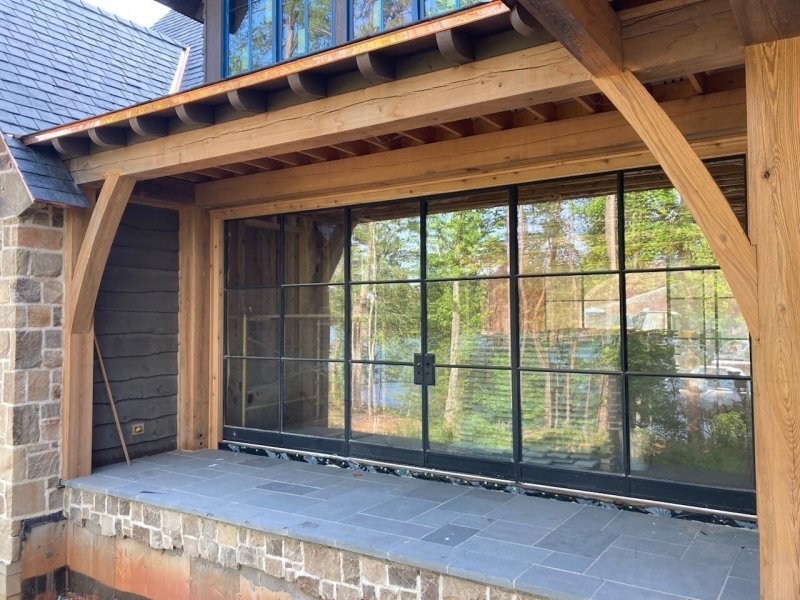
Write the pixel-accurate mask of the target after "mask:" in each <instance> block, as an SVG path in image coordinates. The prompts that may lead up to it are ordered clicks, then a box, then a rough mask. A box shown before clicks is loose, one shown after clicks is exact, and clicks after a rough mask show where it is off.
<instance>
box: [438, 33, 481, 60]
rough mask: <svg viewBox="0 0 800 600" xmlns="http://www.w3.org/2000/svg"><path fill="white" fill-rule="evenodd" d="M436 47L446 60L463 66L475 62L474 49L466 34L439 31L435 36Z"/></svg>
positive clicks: (470, 39)
mask: <svg viewBox="0 0 800 600" xmlns="http://www.w3.org/2000/svg"><path fill="white" fill-rule="evenodd" d="M436 45H437V46H438V47H439V52H441V53H442V56H444V57H445V58H446V59H447V60H449V61H450V62H454V63H456V64H459V65H465V64H467V63H470V62H472V61H473V60H475V48H474V45H473V43H472V38H470V37H469V36H468V35H467V34H466V33H463V32H461V31H458V30H456V29H448V30H446V31H440V32H438V33H437V34H436Z"/></svg>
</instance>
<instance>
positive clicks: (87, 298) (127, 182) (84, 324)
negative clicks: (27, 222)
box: [67, 173, 135, 334]
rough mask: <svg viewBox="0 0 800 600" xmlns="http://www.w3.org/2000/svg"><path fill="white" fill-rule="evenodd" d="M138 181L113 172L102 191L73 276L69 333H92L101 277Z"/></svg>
mask: <svg viewBox="0 0 800 600" xmlns="http://www.w3.org/2000/svg"><path fill="white" fill-rule="evenodd" d="M134 184H135V180H134V179H133V178H131V177H124V176H121V175H120V174H119V173H111V174H110V175H108V177H107V178H106V180H105V183H104V184H103V187H102V189H101V190H100V195H99V196H98V198H97V205H96V206H95V209H94V210H93V211H92V216H91V219H90V220H89V224H88V227H87V229H86V235H85V237H84V239H83V243H82V244H81V249H80V253H79V254H78V259H77V261H76V263H75V270H74V274H73V275H72V278H71V279H70V284H69V288H70V289H69V292H68V295H69V302H68V309H67V317H68V320H67V323H68V326H67V333H68V334H76V333H77V334H80V333H88V332H90V331H91V329H92V321H93V319H94V305H95V301H96V300H97V292H98V290H99V289H100V280H101V279H102V277H103V270H104V269H105V266H106V260H107V259H108V253H109V251H110V250H111V244H112V243H113V242H114V236H115V235H116V233H117V227H118V226H119V222H120V219H121V218H122V213H123V212H124V211H125V206H126V205H127V204H128V200H129V199H130V196H131V192H132V191H133V186H134Z"/></svg>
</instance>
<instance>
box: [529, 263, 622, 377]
mask: <svg viewBox="0 0 800 600" xmlns="http://www.w3.org/2000/svg"><path fill="white" fill-rule="evenodd" d="M618 298H619V278H618V276H617V275H577V276H568V277H567V276H565V277H535V278H525V279H520V281H519V312H520V346H521V348H520V365H521V366H523V367H538V368H544V369H553V368H555V369H619V299H618Z"/></svg>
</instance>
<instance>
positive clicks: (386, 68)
mask: <svg viewBox="0 0 800 600" xmlns="http://www.w3.org/2000/svg"><path fill="white" fill-rule="evenodd" d="M356 64H357V65H358V71H359V73H361V76H362V77H363V78H364V79H366V80H367V81H369V82H370V83H386V82H387V81H394V79H395V77H396V76H395V64H394V59H393V58H391V57H390V56H386V55H385V54H379V53H378V52H366V53H364V54H359V55H358V56H357V57H356Z"/></svg>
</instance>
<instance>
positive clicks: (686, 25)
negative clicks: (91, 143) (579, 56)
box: [69, 0, 744, 183]
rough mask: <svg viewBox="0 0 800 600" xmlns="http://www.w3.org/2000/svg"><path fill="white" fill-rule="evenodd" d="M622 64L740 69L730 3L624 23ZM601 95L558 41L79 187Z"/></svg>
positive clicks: (183, 147) (176, 140)
mask: <svg viewBox="0 0 800 600" xmlns="http://www.w3.org/2000/svg"><path fill="white" fill-rule="evenodd" d="M622 33H623V46H624V63H625V67H626V68H629V69H630V70H632V71H635V72H637V73H641V74H642V75H643V76H645V77H646V78H648V79H650V80H652V79H661V78H669V77H676V76H684V75H685V74H686V73H687V72H700V71H706V70H711V69H720V68H724V67H726V66H727V67H730V66H735V65H739V64H741V63H742V62H743V60H744V58H743V56H744V55H743V51H742V46H741V38H740V36H739V33H738V30H737V28H736V23H735V20H734V19H733V15H732V13H731V11H730V7H729V6H727V2H726V0H708V2H703V3H698V4H691V5H688V6H686V7H683V8H677V9H675V10H673V11H670V12H668V13H665V14H658V15H655V16H652V17H648V18H646V19H641V20H640V19H634V20H631V21H630V22H624V21H623V31H622ZM594 91H596V90H595V89H594V86H593V85H592V84H591V82H589V74H588V72H587V71H586V69H585V68H583V67H582V66H581V65H580V63H578V61H577V60H575V59H574V58H573V57H572V56H570V55H569V53H568V52H567V51H566V50H565V49H564V48H563V47H562V46H561V45H560V44H558V43H548V44H543V45H540V46H536V47H535V48H529V49H526V50H520V51H516V52H511V53H508V54H505V55H502V56H496V57H493V58H488V59H484V60H476V61H475V62H473V63H470V64H468V65H461V66H458V67H453V68H450V69H443V70H441V71H437V72H434V73H428V74H425V75H419V76H415V77H410V78H407V79H403V80H398V81H392V82H388V83H385V84H382V85H378V86H373V87H370V88H367V89H364V90H358V91H353V92H348V93H343V94H341V95H337V96H332V97H329V98H324V99H320V100H315V101H313V103H309V104H305V105H298V106H293V107H287V108H282V109H276V110H273V111H269V112H267V113H264V114H259V115H254V116H250V117H245V118H242V119H236V120H233V121H229V122H226V123H217V124H216V125H212V126H211V127H208V128H205V129H202V130H195V131H187V132H183V133H175V134H173V135H170V136H168V137H165V138H160V139H156V140H150V141H145V142H142V143H138V144H133V145H131V146H127V147H125V148H119V149H115V150H108V151H106V152H99V153H97V154H94V155H91V156H85V157H80V158H76V159H73V160H71V161H70V162H69V167H70V170H71V171H72V173H73V176H74V178H75V179H76V181H78V182H79V183H83V182H92V181H97V180H99V179H101V178H102V177H103V174H104V173H105V172H106V171H108V170H109V169H122V170H123V172H124V173H127V174H141V175H142V177H143V178H144V177H147V178H151V177H157V176H160V175H171V174H177V173H181V172H187V171H190V170H194V169H202V168H206V167H213V166H215V165H221V164H226V163H231V162H241V161H245V162H246V161H249V160H253V159H259V158H260V157H263V156H266V155H268V154H281V153H286V152H295V151H298V150H305V149H308V148H314V147H320V146H336V147H340V144H341V143H342V142H351V141H353V140H356V139H358V138H359V137H362V138H363V137H367V136H370V137H374V136H376V135H384V134H391V133H396V132H397V131H403V130H408V129H413V128H417V127H424V126H430V125H434V124H440V123H444V122H447V121H455V120H459V119H462V118H469V117H473V116H475V115H478V114H488V113H492V112H497V111H501V110H506V109H514V108H519V107H521V106H526V105H527V106H532V105H535V104H541V103H545V102H551V101H554V100H565V99H568V98H572V97H574V96H576V95H584V94H589V93H593V92H594Z"/></svg>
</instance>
